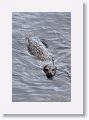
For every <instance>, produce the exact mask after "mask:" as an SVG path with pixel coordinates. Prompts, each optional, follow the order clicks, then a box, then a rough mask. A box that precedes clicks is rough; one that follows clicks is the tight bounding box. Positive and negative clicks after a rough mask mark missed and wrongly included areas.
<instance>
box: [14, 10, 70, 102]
mask: <svg viewBox="0 0 89 120" xmlns="http://www.w3.org/2000/svg"><path fill="white" fill-rule="evenodd" d="M29 34H31V35H32V36H37V37H39V38H40V39H45V41H46V43H47V44H48V46H49V49H50V50H51V51H52V53H53V55H54V58H55V65H56V66H57V73H56V75H55V77H54V78H53V79H51V80H49V79H48V78H46V76H45V74H44V72H43V71H42V67H41V66H42V65H43V64H44V62H43V61H39V60H38V59H37V58H34V57H33V56H31V55H30V54H29V53H28V52H27V43H26V40H25V38H26V36H28V35H29ZM12 101H13V102H70V101H71V13H69V12H62V13H61V12H57V13H56V12H43V13H42V12H13V13H12Z"/></svg>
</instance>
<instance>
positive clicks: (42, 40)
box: [41, 39, 48, 48]
mask: <svg viewBox="0 0 89 120" xmlns="http://www.w3.org/2000/svg"><path fill="white" fill-rule="evenodd" d="M41 42H42V43H43V44H44V45H45V47H46V48H48V45H47V43H46V42H45V39H41Z"/></svg>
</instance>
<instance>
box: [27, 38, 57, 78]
mask: <svg viewBox="0 0 89 120" xmlns="http://www.w3.org/2000/svg"><path fill="white" fill-rule="evenodd" d="M26 39H27V41H28V45H27V49H28V52H29V53H30V54H32V55H34V56H35V57H36V58H37V59H39V60H41V61H51V62H52V64H51V65H49V64H46V65H44V67H43V71H44V72H45V74H46V76H47V78H51V77H53V76H54V75H55V74H56V67H55V66H54V59H53V54H52V53H51V51H50V50H49V49H48V45H47V44H46V43H45V42H44V41H41V40H40V38H38V37H36V36H34V37H26Z"/></svg>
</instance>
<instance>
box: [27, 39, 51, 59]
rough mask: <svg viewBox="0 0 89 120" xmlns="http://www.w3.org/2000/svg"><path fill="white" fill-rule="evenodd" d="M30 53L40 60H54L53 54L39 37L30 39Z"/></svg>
mask: <svg viewBox="0 0 89 120" xmlns="http://www.w3.org/2000/svg"><path fill="white" fill-rule="evenodd" d="M28 51H29V52H30V53H31V54H32V55H34V56H36V57H37V58H38V59H40V60H43V61H46V60H51V59H52V53H51V52H50V50H49V49H48V48H47V47H46V46H45V44H43V42H42V41H41V40H40V39H39V38H38V37H29V38H28Z"/></svg>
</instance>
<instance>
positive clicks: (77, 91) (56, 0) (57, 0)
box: [0, 0, 83, 114]
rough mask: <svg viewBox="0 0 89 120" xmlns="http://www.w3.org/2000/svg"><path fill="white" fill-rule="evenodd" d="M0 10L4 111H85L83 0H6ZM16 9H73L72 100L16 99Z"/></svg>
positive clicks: (1, 107) (0, 92) (0, 93)
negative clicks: (18, 100) (13, 69)
mask: <svg viewBox="0 0 89 120" xmlns="http://www.w3.org/2000/svg"><path fill="white" fill-rule="evenodd" d="M0 11H2V13H0V18H1V20H0V21H1V22H0V26H1V28H0V35H1V36H0V39H1V44H0V49H1V50H0V54H3V56H2V58H1V62H0V66H1V68H0V73H1V76H0V80H1V83H0V96H1V100H0V101H1V102H0V112H1V113H3V114H83V1H82V0H67V2H66V0H52V1H51V0H45V1H42V0H37V1H35V0H29V1H28V0H22V1H18V0H15V1H14V0H8V1H7V0H3V1H1V4H0ZM12 12H71V102H12Z"/></svg>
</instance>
